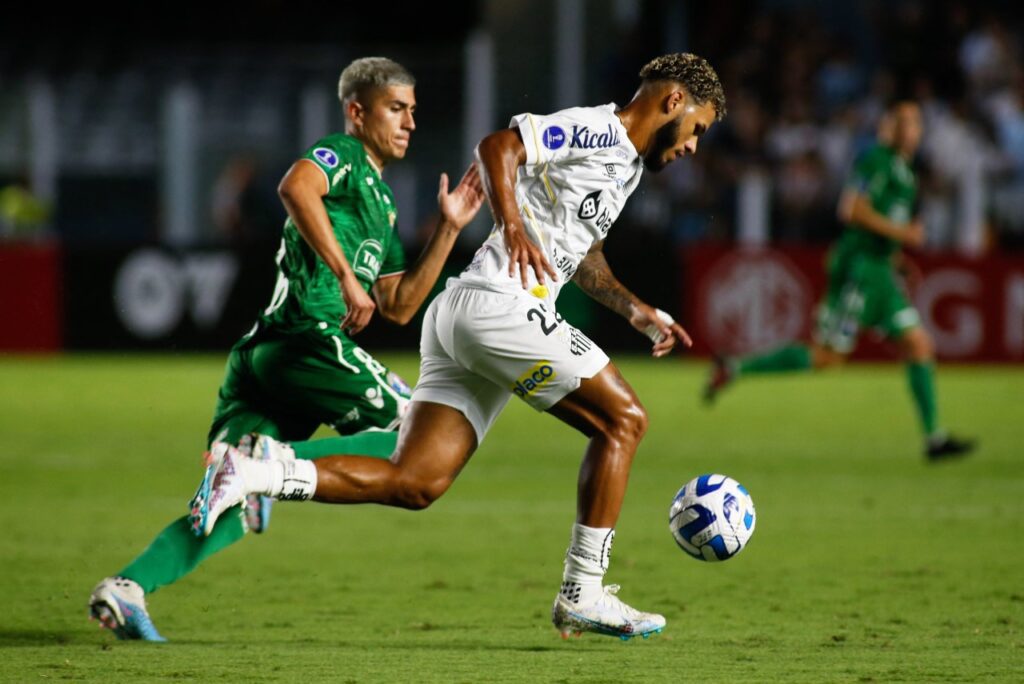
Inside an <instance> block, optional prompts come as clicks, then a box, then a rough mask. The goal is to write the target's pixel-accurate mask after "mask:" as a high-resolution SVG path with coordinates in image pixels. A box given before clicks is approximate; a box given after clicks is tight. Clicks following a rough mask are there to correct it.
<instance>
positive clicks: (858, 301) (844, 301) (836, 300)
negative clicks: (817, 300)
mask: <svg viewBox="0 0 1024 684" xmlns="http://www.w3.org/2000/svg"><path fill="white" fill-rule="evenodd" d="M866 304H867V299H866V293H865V291H864V284H863V282H861V280H860V279H858V278H856V277H852V276H851V277H843V276H832V277H830V279H829V284H828V289H827V291H826V293H825V298H824V299H823V300H822V302H821V304H820V305H819V307H818V312H817V324H816V326H815V331H814V341H815V343H816V344H818V345H820V346H821V347H825V348H828V349H830V350H832V351H834V352H836V353H838V354H841V355H846V354H849V353H850V352H852V351H853V349H854V348H855V347H856V346H857V337H858V336H859V335H860V331H861V326H862V325H863V322H864V317H865V312H866Z"/></svg>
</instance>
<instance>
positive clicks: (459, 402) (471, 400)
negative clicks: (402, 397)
mask: <svg viewBox="0 0 1024 684" xmlns="http://www.w3.org/2000/svg"><path fill="white" fill-rule="evenodd" d="M452 299H453V297H452V294H451V291H450V290H445V291H444V292H443V293H441V295H440V296H438V297H437V298H436V299H435V300H434V302H432V303H431V305H430V306H429V307H428V308H427V312H426V315H425V316H424V319H423V329H422V332H421V336H420V373H419V378H418V380H417V381H416V389H414V390H413V394H412V400H413V406H419V405H421V404H427V403H429V404H437V405H442V406H446V407H449V408H451V409H453V410H455V411H457V412H458V413H460V414H461V415H462V416H463V418H464V419H465V420H466V421H468V423H469V424H470V425H471V426H472V428H473V432H474V435H475V443H476V445H479V444H480V443H481V442H483V439H484V437H485V436H486V434H487V432H488V430H490V428H491V425H493V424H494V421H495V420H497V418H498V416H499V415H500V414H501V412H502V410H503V409H504V408H505V405H506V404H507V403H508V400H509V398H510V396H511V395H510V393H509V391H508V390H507V389H506V388H505V387H504V386H502V385H499V384H496V383H494V382H492V381H491V380H489V379H487V378H485V377H483V376H482V375H480V374H478V373H475V372H473V371H471V370H469V369H468V368H466V367H465V366H463V365H462V364H461V363H459V362H458V361H456V360H455V359H454V358H453V357H452V355H451V353H450V349H451V347H452V345H453V337H454V326H453V321H454V319H455V318H456V315H455V314H456V311H455V308H453V306H454V305H453V304H452V301H451V300H452ZM456 299H457V298H456ZM459 315H469V316H471V315H473V313H472V312H471V311H462V312H459ZM438 319H440V323H439V320H438ZM442 338H443V339H442ZM410 413H411V409H410ZM407 429H408V425H407V424H406V421H405V420H403V422H402V434H401V435H400V436H399V439H400V440H402V439H403V436H404V434H405V433H406V431H407Z"/></svg>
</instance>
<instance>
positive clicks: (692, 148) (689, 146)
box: [683, 136, 697, 154]
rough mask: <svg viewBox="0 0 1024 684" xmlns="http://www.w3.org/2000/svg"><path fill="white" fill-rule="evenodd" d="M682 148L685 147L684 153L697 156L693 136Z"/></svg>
mask: <svg viewBox="0 0 1024 684" xmlns="http://www.w3.org/2000/svg"><path fill="white" fill-rule="evenodd" d="M683 147H685V148H686V151H687V152H689V153H690V154H697V138H696V136H694V137H692V138H690V139H689V140H687V141H686V144H685V145H683Z"/></svg>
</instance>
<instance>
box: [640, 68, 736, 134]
mask: <svg viewBox="0 0 1024 684" xmlns="http://www.w3.org/2000/svg"><path fill="white" fill-rule="evenodd" d="M640 78H641V79H642V80H643V81H645V82H647V81H676V82H677V83H681V84H682V85H683V87H685V88H686V92H687V93H689V94H690V97H692V98H693V100H694V102H696V103H697V104H701V105H702V104H706V103H708V102H710V103H711V105H712V106H713V107H714V108H715V120H716V121H721V120H722V119H723V118H725V91H723V90H722V82H721V81H719V80H718V74H717V73H715V70H714V69H712V68H711V65H710V64H708V61H707V60H706V59H704V58H703V57H698V56H697V55H695V54H692V53H690V52H676V53H673V54H669V55H662V56H661V57H656V58H654V59H652V60H651V61H650V62H648V63H647V64H646V65H645V66H644V68H643V69H641V70H640Z"/></svg>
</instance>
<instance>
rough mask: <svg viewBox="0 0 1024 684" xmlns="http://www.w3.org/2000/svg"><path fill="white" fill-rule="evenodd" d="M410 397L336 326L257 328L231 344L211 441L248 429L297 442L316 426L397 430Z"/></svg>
mask: <svg viewBox="0 0 1024 684" xmlns="http://www.w3.org/2000/svg"><path fill="white" fill-rule="evenodd" d="M411 395H412V391H411V390H410V389H409V386H408V385H407V384H406V383H405V382H404V381H403V380H402V379H401V378H400V377H398V375H396V374H395V373H393V372H391V371H389V370H388V369H387V368H385V367H384V366H383V365H382V364H381V363H380V362H379V361H377V360H376V359H374V358H373V357H372V356H370V354H369V353H368V352H366V351H365V350H363V349H362V348H361V347H359V346H358V345H356V343H355V342H353V341H352V340H351V339H349V338H348V337H347V336H345V335H344V334H342V333H341V332H340V331H337V330H319V329H314V330H311V331H308V332H304V333H281V332H277V331H274V330H263V329H259V330H257V331H256V332H255V333H254V334H252V335H250V336H246V337H243V338H242V339H241V340H240V341H239V342H238V343H237V344H236V345H235V346H234V347H233V348H232V349H231V354H230V355H229V356H228V362H227V370H226V373H225V376H224V382H223V384H222V385H221V387H220V392H219V393H218V397H217V408H216V411H215V412H214V416H213V424H212V425H211V427H210V434H209V441H211V442H212V441H213V440H215V439H220V440H226V441H229V442H237V441H238V440H239V439H240V438H241V437H242V435H244V434H246V433H248V432H260V433H263V434H267V435H270V436H272V437H275V438H277V439H281V440H284V441H301V440H306V439H309V438H310V437H311V436H312V435H313V433H314V432H316V430H317V428H318V427H319V426H320V425H321V424H323V425H329V426H330V427H332V428H334V429H335V430H336V431H337V432H338V433H339V434H342V435H349V434H354V433H356V432H362V431H363V430H369V429H378V430H394V429H397V427H398V424H399V422H400V421H401V418H402V414H403V413H404V412H405V409H406V407H407V406H408V404H409V397H410V396H411Z"/></svg>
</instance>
